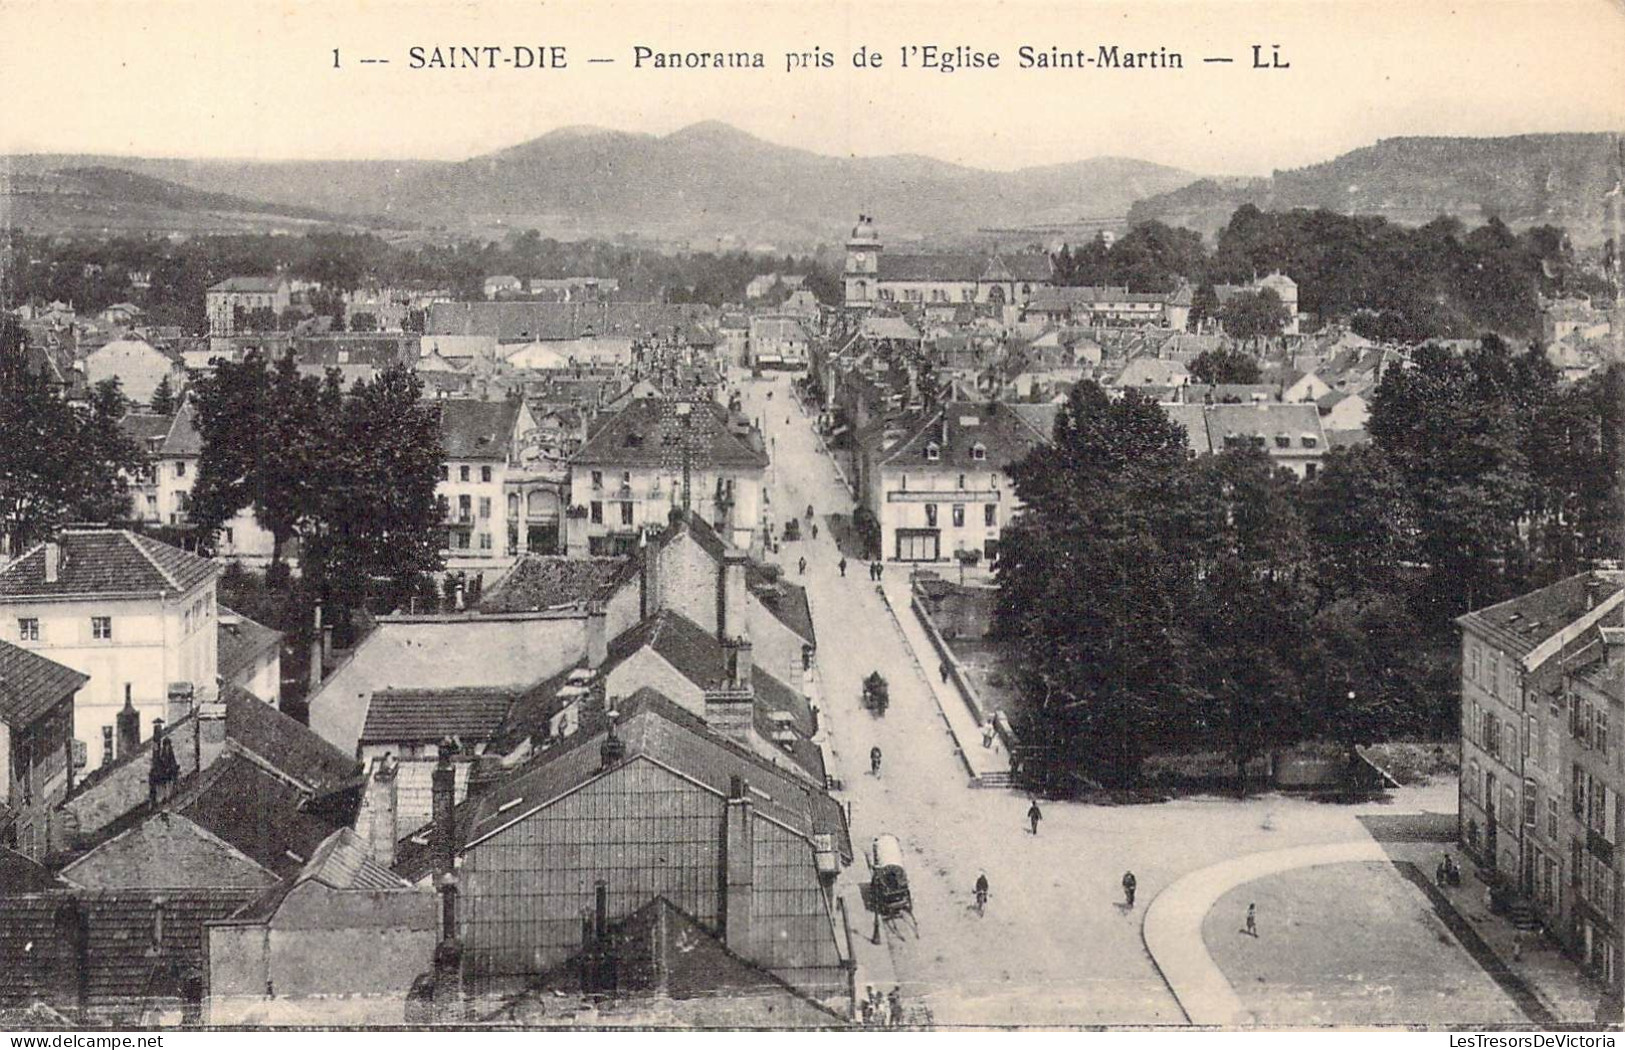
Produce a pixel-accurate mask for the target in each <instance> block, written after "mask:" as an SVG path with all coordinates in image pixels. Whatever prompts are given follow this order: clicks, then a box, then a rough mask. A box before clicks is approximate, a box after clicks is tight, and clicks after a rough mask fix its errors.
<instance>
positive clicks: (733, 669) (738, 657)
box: [723, 638, 754, 693]
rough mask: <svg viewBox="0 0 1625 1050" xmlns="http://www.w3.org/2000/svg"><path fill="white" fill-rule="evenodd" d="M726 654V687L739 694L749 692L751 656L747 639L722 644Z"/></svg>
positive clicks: (750, 689) (750, 685)
mask: <svg viewBox="0 0 1625 1050" xmlns="http://www.w3.org/2000/svg"><path fill="white" fill-rule="evenodd" d="M723 647H724V651H725V652H726V653H727V654H728V686H729V688H731V689H736V690H738V691H740V692H745V693H748V692H751V691H752V689H753V688H754V686H753V685H752V683H751V672H752V667H751V663H752V656H751V644H750V639H749V638H734V639H732V640H730V641H726V642H724V643H723Z"/></svg>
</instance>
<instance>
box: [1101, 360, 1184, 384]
mask: <svg viewBox="0 0 1625 1050" xmlns="http://www.w3.org/2000/svg"><path fill="white" fill-rule="evenodd" d="M1190 381H1191V374H1190V370H1189V369H1187V368H1186V367H1185V366H1184V365H1183V364H1181V363H1180V362H1178V361H1175V360H1173V359H1172V358H1161V357H1151V356H1149V355H1142V356H1140V357H1136V358H1134V359H1133V360H1132V361H1130V362H1129V363H1128V364H1126V365H1124V366H1123V369H1122V371H1120V372H1118V373H1117V375H1115V376H1112V377H1108V378H1107V380H1106V382H1105V384H1104V385H1105V386H1107V387H1118V388H1120V389H1123V390H1129V389H1140V388H1144V387H1181V386H1184V385H1185V384H1187V383H1189V382H1190Z"/></svg>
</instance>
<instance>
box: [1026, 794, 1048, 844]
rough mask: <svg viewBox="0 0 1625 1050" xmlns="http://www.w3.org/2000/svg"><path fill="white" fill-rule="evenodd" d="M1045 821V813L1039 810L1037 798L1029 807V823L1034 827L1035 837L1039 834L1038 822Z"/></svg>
mask: <svg viewBox="0 0 1625 1050" xmlns="http://www.w3.org/2000/svg"><path fill="white" fill-rule="evenodd" d="M1043 819H1044V813H1043V811H1042V810H1040V809H1039V808H1038V800H1037V799H1036V798H1035V799H1033V804H1032V805H1031V806H1028V807H1027V822H1028V823H1029V824H1031V825H1032V826H1033V834H1034V835H1036V834H1038V822H1039V821H1040V820H1043Z"/></svg>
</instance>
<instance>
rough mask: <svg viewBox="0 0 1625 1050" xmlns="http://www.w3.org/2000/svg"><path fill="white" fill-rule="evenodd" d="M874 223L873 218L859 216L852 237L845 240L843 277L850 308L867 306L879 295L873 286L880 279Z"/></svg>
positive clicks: (878, 251)
mask: <svg viewBox="0 0 1625 1050" xmlns="http://www.w3.org/2000/svg"><path fill="white" fill-rule="evenodd" d="M874 223H875V221H874V219H873V217H871V216H868V215H859V216H858V224H857V225H856V226H854V227H852V236H850V237H848V238H847V239H846V272H845V273H844V274H842V279H843V283H844V284H845V286H846V305H847V306H848V307H849V308H857V309H867V308H868V307H870V306H873V305H874V302H875V300H876V299H877V298H879V294H880V293H879V290H878V288H877V287H876V285H877V284H878V283H879V279H880V235H879V234H878V233H876V232H875V224H874Z"/></svg>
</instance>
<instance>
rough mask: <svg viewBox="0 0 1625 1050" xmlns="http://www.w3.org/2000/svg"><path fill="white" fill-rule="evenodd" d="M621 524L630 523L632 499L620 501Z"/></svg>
mask: <svg viewBox="0 0 1625 1050" xmlns="http://www.w3.org/2000/svg"><path fill="white" fill-rule="evenodd" d="M621 524H622V525H630V524H632V501H631V500H623V501H622V502H621Z"/></svg>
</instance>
